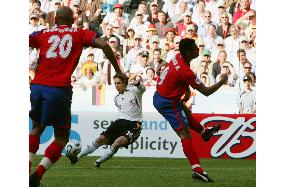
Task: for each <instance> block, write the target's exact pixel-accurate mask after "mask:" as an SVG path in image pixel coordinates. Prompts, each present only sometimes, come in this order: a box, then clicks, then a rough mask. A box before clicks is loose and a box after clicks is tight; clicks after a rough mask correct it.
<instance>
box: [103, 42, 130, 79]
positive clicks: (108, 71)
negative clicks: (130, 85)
mask: <svg viewBox="0 0 284 187" xmlns="http://www.w3.org/2000/svg"><path fill="white" fill-rule="evenodd" d="M108 44H109V46H110V47H111V49H112V51H113V54H114V56H115V58H116V61H117V64H118V66H119V69H120V70H121V72H124V64H123V58H122V57H121V53H120V51H119V44H118V40H117V38H116V37H110V38H109V40H108ZM112 72H113V71H112V67H111V64H110V62H109V60H107V59H106V58H104V63H103V67H102V74H101V83H104V84H108V85H111V84H112V82H111V81H112V79H111V77H112Z"/></svg>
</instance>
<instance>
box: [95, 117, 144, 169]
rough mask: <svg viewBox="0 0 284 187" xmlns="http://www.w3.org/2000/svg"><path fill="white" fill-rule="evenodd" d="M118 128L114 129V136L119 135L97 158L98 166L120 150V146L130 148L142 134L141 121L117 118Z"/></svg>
mask: <svg viewBox="0 0 284 187" xmlns="http://www.w3.org/2000/svg"><path fill="white" fill-rule="evenodd" d="M116 123H117V125H116V126H115V127H116V128H114V129H113V131H112V135H113V137H117V138H116V139H115V141H114V142H113V143H112V145H111V147H110V149H108V150H106V151H105V152H104V154H103V155H102V156H101V157H100V158H98V159H97V160H96V166H97V167H100V165H101V163H103V162H105V161H107V160H109V159H111V158H112V156H113V155H114V154H115V153H116V152H117V151H118V149H119V148H120V147H126V148H128V145H129V144H132V143H133V142H134V141H135V140H137V139H138V137H139V136H140V134H141V130H142V128H141V125H142V123H141V122H138V121H128V120H117V121H116Z"/></svg>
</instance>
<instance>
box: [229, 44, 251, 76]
mask: <svg viewBox="0 0 284 187" xmlns="http://www.w3.org/2000/svg"><path fill="white" fill-rule="evenodd" d="M247 61H248V59H247V57H246V51H245V50H244V49H239V50H238V51H237V55H236V56H235V58H234V59H233V60H231V61H230V62H231V63H232V65H233V67H234V69H235V70H236V73H237V74H238V76H239V77H240V78H241V79H240V80H242V78H243V76H244V75H245V74H242V72H241V70H242V67H243V64H244V63H245V62H247Z"/></svg>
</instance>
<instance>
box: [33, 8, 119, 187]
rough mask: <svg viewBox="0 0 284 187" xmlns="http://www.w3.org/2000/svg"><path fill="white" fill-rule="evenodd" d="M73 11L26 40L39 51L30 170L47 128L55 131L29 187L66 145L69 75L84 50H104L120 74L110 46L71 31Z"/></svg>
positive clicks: (61, 10)
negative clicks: (50, 126) (89, 48)
mask: <svg viewBox="0 0 284 187" xmlns="http://www.w3.org/2000/svg"><path fill="white" fill-rule="evenodd" d="M73 22H74V18H73V11H72V10H71V9H70V8H69V7H62V8H59V9H58V10H57V12H56V17H55V23H56V25H55V26H53V27H52V28H48V29H44V30H42V31H40V32H37V33H33V34H31V35H30V37H29V44H30V47H32V48H37V49H40V53H39V64H38V67H37V70H36V75H35V77H34V79H33V80H32V82H31V85H30V89H31V95H30V101H31V110H30V112H29V116H30V118H31V119H32V121H33V127H32V130H31V132H30V134H29V169H30V171H31V165H32V159H33V156H34V155H35V153H36V152H37V150H38V148H39V144H40V136H41V134H42V133H43V131H44V129H45V127H46V126H49V125H52V126H53V128H54V138H55V140H54V141H53V142H52V143H51V144H50V145H49V146H48V147H47V148H46V150H45V154H44V157H43V158H42V160H41V162H40V163H39V165H38V167H37V169H36V171H34V172H32V173H31V172H30V173H31V174H30V177H29V186H30V187H31V186H39V184H40V180H41V178H42V176H43V174H44V173H45V172H46V170H47V169H48V168H49V167H50V166H51V165H52V164H54V163H55V162H56V161H57V160H58V159H59V158H60V157H61V152H62V150H63V148H64V146H65V145H66V143H67V142H68V141H69V134H70V128H71V101H72V86H71V74H72V73H73V71H74V69H75V68H76V66H77V64H78V61H79V57H80V55H81V52H82V49H83V47H89V46H92V47H96V48H100V49H102V50H103V52H104V54H105V55H106V57H107V58H108V60H109V61H110V62H111V64H112V65H113V67H114V69H115V71H116V73H121V70H120V69H119V66H118V64H117V61H116V58H115V56H114V54H113V52H112V49H111V48H110V46H109V45H108V44H107V43H106V42H105V41H103V40H101V39H99V38H96V36H97V34H96V33H95V32H92V31H90V30H82V29H80V28H72V27H71V26H72V23H73Z"/></svg>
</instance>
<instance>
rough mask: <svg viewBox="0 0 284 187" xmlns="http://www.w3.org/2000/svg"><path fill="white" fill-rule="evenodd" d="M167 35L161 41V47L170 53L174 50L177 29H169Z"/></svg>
mask: <svg viewBox="0 0 284 187" xmlns="http://www.w3.org/2000/svg"><path fill="white" fill-rule="evenodd" d="M165 33H166V34H165V38H163V39H161V40H160V47H161V48H162V49H165V50H166V51H170V50H172V49H173V48H174V38H175V36H176V34H177V33H176V30H175V28H168V29H167V30H166V31H165Z"/></svg>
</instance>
